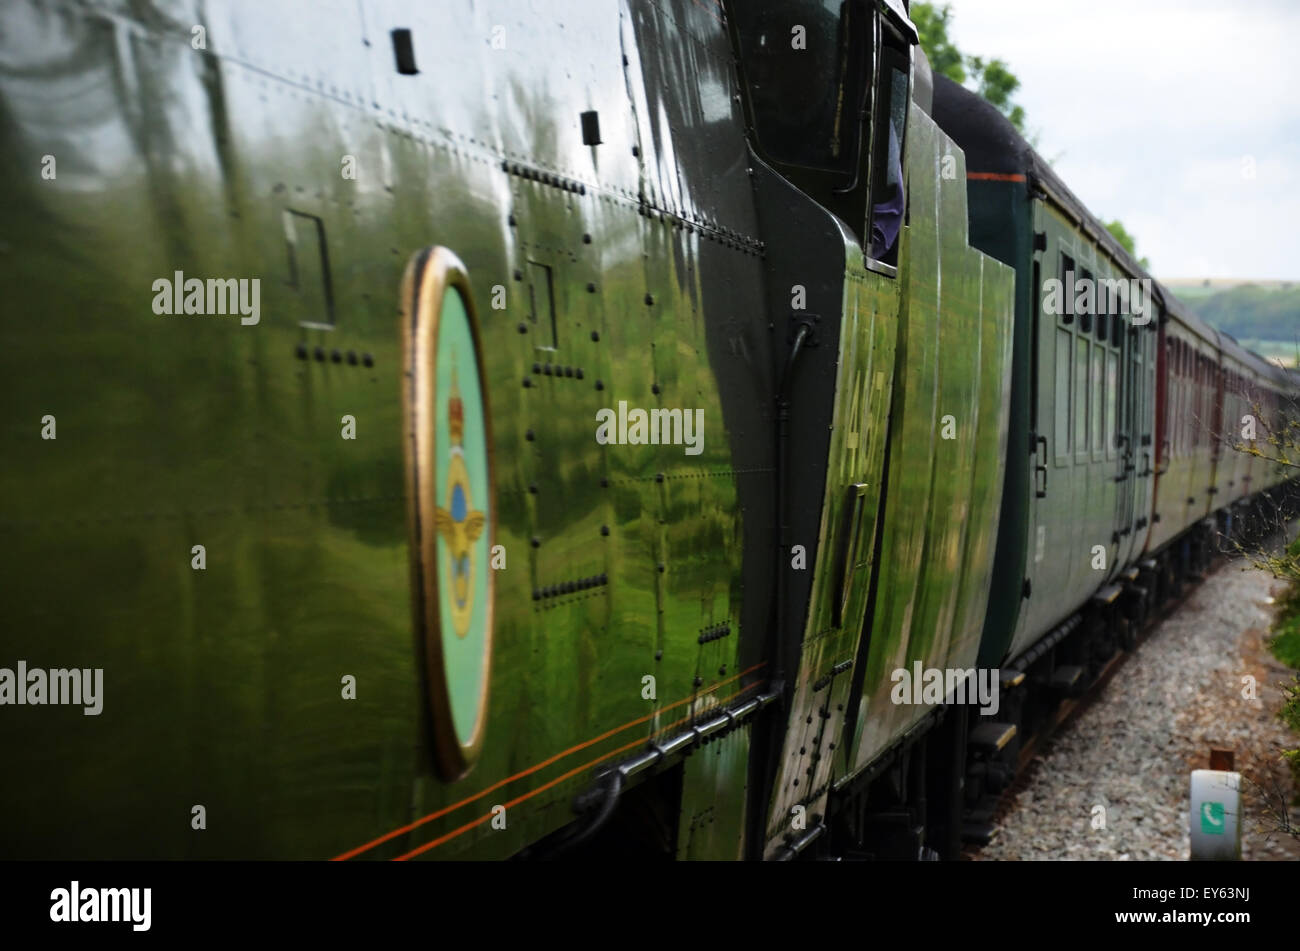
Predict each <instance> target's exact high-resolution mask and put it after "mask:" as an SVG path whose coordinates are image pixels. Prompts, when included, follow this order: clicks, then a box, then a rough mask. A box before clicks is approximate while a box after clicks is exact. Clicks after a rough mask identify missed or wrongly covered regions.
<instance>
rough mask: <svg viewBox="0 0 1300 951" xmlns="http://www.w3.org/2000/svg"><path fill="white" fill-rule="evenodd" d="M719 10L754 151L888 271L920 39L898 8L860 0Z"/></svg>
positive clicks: (902, 199) (900, 213)
mask: <svg viewBox="0 0 1300 951" xmlns="http://www.w3.org/2000/svg"><path fill="white" fill-rule="evenodd" d="M727 9H728V18H729V20H730V23H731V37H732V45H733V48H734V49H735V51H736V54H737V61H738V63H739V70H740V74H741V80H742V82H741V87H742V89H743V90H744V96H743V98H744V105H745V120H746V125H747V132H748V137H749V140H750V143H751V145H752V147H753V149H754V151H755V152H756V153H757V154H758V155H759V157H761V158H762V159H763V160H764V161H765V162H767V163H768V164H769V165H771V166H772V167H773V168H774V169H776V170H777V171H778V172H779V173H780V174H781V175H782V176H784V177H785V178H786V179H787V180H789V181H790V182H791V183H792V184H793V185H795V187H797V188H799V189H800V190H801V191H803V192H804V193H805V194H807V195H808V196H809V197H811V198H813V199H814V200H815V201H817V202H818V204H820V205H822V206H823V207H824V208H826V209H828V210H829V211H831V212H833V213H834V214H835V215H836V216H838V217H839V218H840V219H841V220H843V221H844V222H845V223H846V224H847V225H848V226H849V227H850V229H851V230H852V231H853V234H854V235H856V236H857V238H858V241H859V242H860V243H861V245H862V248H863V251H864V254H865V256H866V258H867V260H868V267H871V268H872V269H873V270H877V271H880V272H882V273H886V274H889V275H891V276H893V275H894V274H895V273H896V267H897V264H898V239H899V235H900V232H901V228H902V223H903V221H904V220H905V216H906V197H907V189H906V180H905V175H904V170H905V169H906V167H907V163H906V161H905V154H906V153H905V145H906V141H905V139H906V128H907V106H908V101H909V99H910V92H911V72H912V71H911V63H912V48H913V46H914V45H915V44H916V43H917V34H916V28H915V26H913V24H912V22H911V20H910V19H908V16H907V13H906V12H905V10H904V9H903V8H902V5H901V4H900V3H898V2H890V3H887V4H886V5H885V6H884V7H881V8H876V7H875V6H874V5H873V4H869V3H867V2H866V0H798V2H796V3H793V4H786V5H783V6H782V7H781V9H779V10H774V9H770V8H766V7H757V6H753V5H742V4H734V3H729V4H728V5H727Z"/></svg>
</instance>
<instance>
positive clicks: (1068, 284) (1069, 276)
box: [1061, 251, 1074, 324]
mask: <svg viewBox="0 0 1300 951" xmlns="http://www.w3.org/2000/svg"><path fill="white" fill-rule="evenodd" d="M1061 288H1062V292H1063V295H1064V297H1065V301H1063V303H1064V304H1065V306H1063V307H1062V308H1061V323H1063V324H1072V323H1074V305H1073V303H1068V302H1071V301H1073V300H1074V258H1072V257H1070V256H1069V255H1068V254H1066V253H1065V252H1064V251H1062V252H1061Z"/></svg>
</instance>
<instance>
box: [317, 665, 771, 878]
mask: <svg viewBox="0 0 1300 951" xmlns="http://www.w3.org/2000/svg"><path fill="white" fill-rule="evenodd" d="M765 666H767V661H763V662H762V663H758V664H755V665H754V666H753V667H750V668H749V669H748V670H742V671H741V672H740V673H738V674H733V675H732V676H730V677H728V678H727V679H726V680H720V681H718V682H717V683H716V684H714V686H713V687H710V688H709V689H710V690H714V689H717V688H718V687H721V686H723V685H724V684H729V683H731V682H732V681H733V680H738V679H739V678H741V677H744V676H745V675H746V674H752V673H753V672H754V671H756V670H758V669H759V668H760V667H765ZM746 689H749V688H746ZM698 696H700V694H691V695H690V696H688V697H686V698H685V699H682V700H678V701H676V702H675V703H670V704H668V706H666V707H660V708H659V709H658V710H656V711H654V712H653V713H647V714H646V715H645V716H643V717H638V718H637V719H635V720H631V721H629V722H627V723H624V724H623V725H622V726H617V727H614V729H612V730H609V731H607V732H605V733H602V734H601V735H600V736H597V737H595V738H593V739H590V740H587V741H585V742H583V743H579V744H578V745H577V746H571V747H569V748H568V749H567V750H563V751H562V752H559V753H556V754H555V755H554V756H551V757H549V758H547V759H544V760H542V761H541V762H540V763H538V764H537V765H535V766H530V767H528V768H527V769H525V770H521V771H520V772H518V773H515V774H514V775H513V776H507V777H506V778H505V779H501V780H498V781H497V782H495V783H493V784H492V785H491V786H486V787H484V788H483V789H482V790H480V791H479V792H476V793H474V794H473V795H472V796H467V797H466V798H464V799H462V800H461V801H460V802H456V803H452V804H451V805H450V806H443V807H442V808H441V809H438V810H436V811H434V812H431V813H429V814H428V815H427V816H424V817H422V818H419V819H416V820H415V821H414V822H410V823H407V824H406V825H404V826H402V827H401V828H399V829H394V830H393V831H392V832H388V833H386V834H384V835H381V836H380V837H379V838H377V839H374V840H372V841H370V842H367V843H366V844H365V845H359V846H357V847H356V848H355V849H350V850H349V851H347V852H344V853H343V854H342V855H336V856H335V857H334V858H332V859H330V861H331V862H345V861H347V860H348V859H350V858H354V857H355V856H358V855H360V854H361V853H362V852H368V851H369V850H370V849H373V848H374V847H375V846H377V845H383V844H384V843H385V842H387V841H388V840H389V839H393V838H396V837H397V836H399V835H403V834H404V833H407V832H410V831H411V830H412V829H415V828H417V827H419V826H422V825H424V824H425V823H426V822H432V821H433V820H434V819H440V818H442V817H443V816H445V815H446V814H447V813H449V812H455V811H456V810H457V809H459V808H460V807H461V806H468V805H469V804H470V803H471V802H474V801H475V800H476V799H482V798H483V797H484V796H486V795H487V794H488V793H490V792H493V791H495V790H497V789H500V788H501V787H502V786H505V785H508V784H510V783H512V782H514V781H515V780H516V779H523V778H524V777H525V776H530V775H532V774H533V773H535V772H537V771H538V770H539V769H544V768H546V767H547V766H550V765H551V764H552V763H554V762H556V761H557V760H561V759H563V758H564V757H566V756H568V755H569V754H570V753H577V752H578V751H579V750H585V749H586V748H587V747H589V746H593V745H594V744H596V743H599V742H600V741H601V740H607V739H609V738H610V737H611V736H613V735H614V734H615V733H622V732H623V731H624V730H626V729H629V728H630V727H634V726H637V725H638V724H641V723H645V722H646V721H647V720H652V719H654V718H655V717H656V716H658V715H659V714H661V713H663V712H665V711H667V710H671V709H673V708H674V707H680V706H681V705H682V704H683V703H690V702H691V700H693V699H694V698H696V697H698ZM732 696H735V694H733V695H732ZM728 699H730V698H728ZM678 722H680V721H678ZM673 725H675V724H673ZM638 742H640V741H638ZM616 752H617V751H616ZM543 788H545V787H543Z"/></svg>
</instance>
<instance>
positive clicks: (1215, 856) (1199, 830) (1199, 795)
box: [1189, 769, 1241, 862]
mask: <svg viewBox="0 0 1300 951" xmlns="http://www.w3.org/2000/svg"><path fill="white" fill-rule="evenodd" d="M1189 818H1190V819H1191V833H1192V855H1191V857H1192V860H1193V861H1198V860H1200V861H1218V862H1225V861H1227V862H1235V861H1239V860H1240V859H1241V773H1232V772H1227V771H1225V770H1218V769H1195V770H1192V809H1191V815H1190V817H1189Z"/></svg>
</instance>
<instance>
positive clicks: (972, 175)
mask: <svg viewBox="0 0 1300 951" xmlns="http://www.w3.org/2000/svg"><path fill="white" fill-rule="evenodd" d="M966 177H967V178H969V179H973V180H975V181H977V182H1023V181H1024V180H1025V176H1023V175H1018V174H1010V175H1009V174H1007V173H1005V172H967V173H966Z"/></svg>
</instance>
